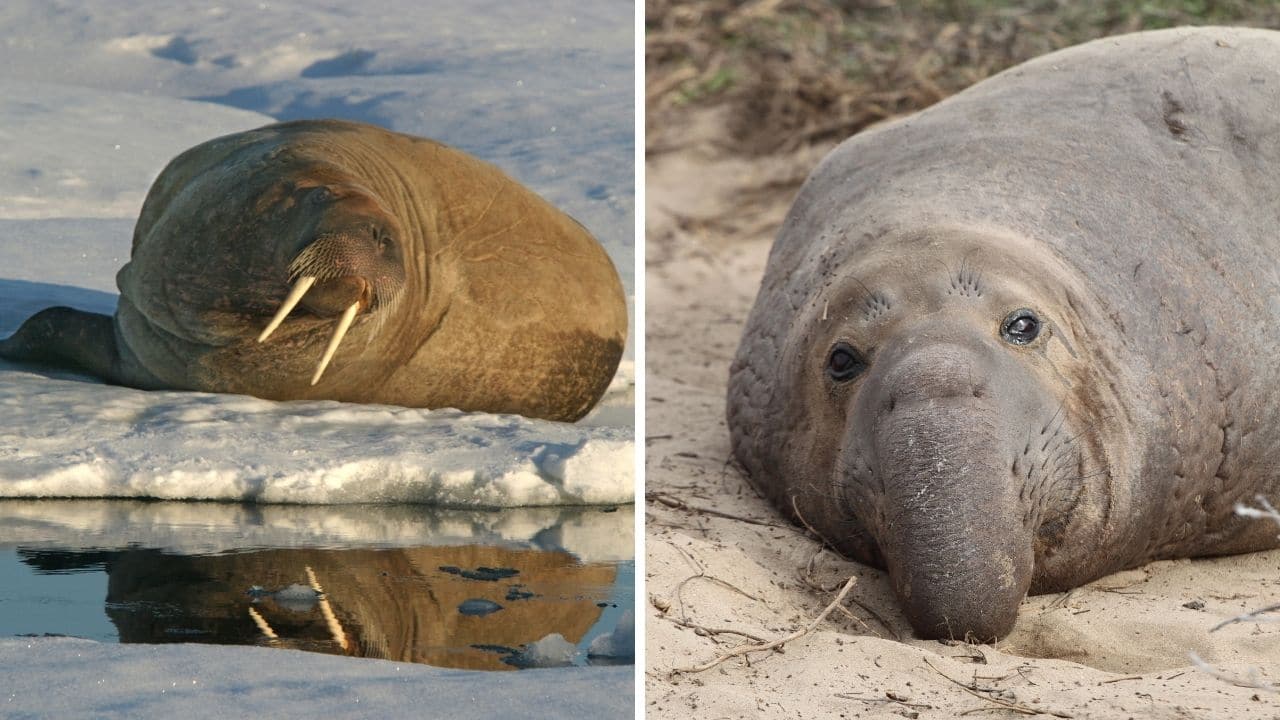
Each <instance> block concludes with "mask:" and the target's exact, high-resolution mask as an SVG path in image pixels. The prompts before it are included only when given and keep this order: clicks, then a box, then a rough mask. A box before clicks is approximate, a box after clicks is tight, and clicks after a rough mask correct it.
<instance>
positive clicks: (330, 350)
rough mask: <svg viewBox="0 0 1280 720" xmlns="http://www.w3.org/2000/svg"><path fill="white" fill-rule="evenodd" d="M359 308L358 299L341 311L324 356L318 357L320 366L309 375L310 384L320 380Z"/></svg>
mask: <svg viewBox="0 0 1280 720" xmlns="http://www.w3.org/2000/svg"><path fill="white" fill-rule="evenodd" d="M359 310H360V301H359V300H357V301H356V302H353V303H351V305H350V306H349V307H348V308H347V309H346V311H345V312H343V313H342V317H341V318H339V319H338V327H336V328H334V329H333V337H331V338H329V347H327V348H325V349H324V357H322V358H320V367H318V368H316V374H315V375H312V376H311V384H312V385H315V384H316V383H318V382H320V376H321V375H323V374H324V369H325V368H327V367H329V361H330V360H332V359H333V354H334V353H335V352H337V351H338V343H340V342H342V336H343V335H346V334H347V330H348V329H350V328H351V322H352V321H353V320H355V319H356V313H357V312H359Z"/></svg>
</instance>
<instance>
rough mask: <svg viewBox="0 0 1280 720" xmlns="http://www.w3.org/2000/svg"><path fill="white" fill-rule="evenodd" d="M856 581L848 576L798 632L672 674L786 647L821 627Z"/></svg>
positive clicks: (710, 666)
mask: <svg viewBox="0 0 1280 720" xmlns="http://www.w3.org/2000/svg"><path fill="white" fill-rule="evenodd" d="M857 579H858V576H856V575H850V576H849V580H848V581H847V582H846V583H845V584H844V587H843V588H841V589H840V594H839V595H836V599H835V600H832V601H831V604H830V605H827V607H826V608H824V609H823V611H822V612H821V613H819V614H818V617H816V618H814V620H813V622H811V623H809V624H808V625H806V626H804V627H802V628H800V629H799V630H796V631H795V632H792V633H788V634H787V635H784V636H782V637H780V638H778V639H777V640H773V641H771V642H766V643H757V644H754V645H740V646H738V647H736V648H734V649H732V650H730V651H729V652H726V653H723V654H721V655H718V656H717V657H716V658H715V659H714V660H711V661H709V662H705V663H703V664H701V665H696V666H694V667H690V668H675V669H674V670H672V672H676V673H682V674H685V673H699V672H704V671H706V670H710V669H711V668H713V667H715V666H717V665H719V664H720V663H723V662H726V661H728V660H731V659H733V658H735V657H739V656H743V655H746V654H747V653H753V652H765V651H769V650H777V649H778V648H781V647H782V646H783V645H786V644H787V643H789V642H791V641H792V640H795V639H797V638H801V637H804V636H805V635H808V634H809V633H811V632H813V631H814V629H816V628H817V627H818V626H819V625H821V624H822V621H824V620H826V619H827V616H828V615H830V614H831V613H832V612H833V611H834V610H835V609H836V608H837V607H839V606H840V604H841V603H842V602H844V598H845V596H846V595H848V594H849V591H850V590H852V589H853V584H854V583H855V582H856V581H857Z"/></svg>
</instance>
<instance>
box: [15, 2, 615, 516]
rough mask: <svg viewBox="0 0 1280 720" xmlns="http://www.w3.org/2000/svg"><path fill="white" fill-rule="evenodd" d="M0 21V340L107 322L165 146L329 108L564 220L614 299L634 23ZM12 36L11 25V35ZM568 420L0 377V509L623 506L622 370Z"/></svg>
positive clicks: (148, 13)
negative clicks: (477, 165)
mask: <svg viewBox="0 0 1280 720" xmlns="http://www.w3.org/2000/svg"><path fill="white" fill-rule="evenodd" d="M352 8H353V6H352V5H351V4H350V3H349V2H346V1H345V0H344V1H342V2H338V1H324V0H308V1H307V2H301V1H299V0H289V1H286V2H247V3H246V2H230V3H222V4H219V5H216V6H212V7H211V6H208V5H207V4H205V3H202V2H167V3H164V4H159V5H158V4H155V3H144V2H133V3H122V2H112V1H111V0H88V1H86V2H77V3H53V2H45V1H44V0H11V1H10V2H6V3H4V4H3V6H2V7H0V26H3V27H6V28H9V29H10V30H11V31H10V32H9V33H6V36H5V40H4V42H3V43H0V68H3V70H0V238H3V240H0V336H4V335H8V334H10V333H11V332H13V331H14V330H15V329H16V328H17V327H18V325H19V324H21V322H22V320H23V319H25V318H26V317H28V316H29V315H30V314H32V313H33V312H35V311H37V310H39V309H41V308H43V307H47V306H50V305H55V304H65V305H72V306H75V307H80V308H83V309H86V310H93V311H97V312H104V313H110V312H112V310H113V308H114V305H115V292H116V290H115V282H114V277H115V273H116V271H117V270H118V269H119V268H120V266H121V265H122V264H123V263H124V262H125V261H126V260H127V259H128V254H129V243H130V235H131V231H132V223H133V219H134V218H135V217H136V214H137V212H138V209H139V207H140V205H141V202H142V198H143V197H144V195H145V193H146V190H147V188H148V186H149V184H150V182H151V181H152V180H153V179H154V178H155V176H156V175H157V174H158V173H159V171H160V169H161V168H162V167H163V166H164V164H165V163H166V162H167V161H168V160H169V159H170V158H171V157H172V156H173V155H175V154H176V153H177V152H179V151H180V150H182V149H185V148H187V147H190V146H192V145H195V144H197V143H199V142H202V141H204V140H206V139H209V138H211V137H215V136H217V135H221V134H226V133H229V132H235V131H239V130H244V129H248V128H251V127H256V126H259V125H263V124H266V123H269V122H272V121H273V120H277V119H278V120H289V119H296V118H302V117H326V116H328V117H340V118H346V119H352V120H361V121H366V122H374V123H377V124H380V125H383V126H386V127H389V128H391V129H393V130H397V131H402V132H409V133H413V134H418V135H424V136H427V137H432V138H434V139H436V140H440V141H442V142H445V143H448V144H450V145H454V146H456V147H459V148H461V149H463V150H466V151H468V152H472V153H474V154H476V155H477V156H479V157H482V158H484V159H486V160H489V161H491V162H494V163H496V164H497V165H499V166H500V167H503V168H504V169H505V170H507V171H508V172H509V173H511V174H512V175H513V176H514V177H516V178H517V179H519V180H521V181H522V182H524V183H525V184H527V185H528V186H530V187H531V188H533V189H534V190H535V191H537V192H539V193H540V194H542V195H543V196H544V197H546V198H547V199H548V200H550V201H551V202H552V203H553V204H556V205H557V206H559V207H561V208H562V209H564V210H565V211H567V212H569V213H570V214H571V215H573V216H575V217H576V218H578V219H579V220H580V221H581V222H582V223H583V224H584V225H586V226H587V227H588V228H589V229H590V230H591V231H592V232H593V234H595V235H596V237H597V238H599V239H600V240H601V242H602V244H603V245H604V246H605V248H606V250H608V251H609V253H610V255H611V257H612V258H613V259H614V262H615V264H616V265H617V266H618V270H619V272H620V274H621V275H622V277H623V279H624V284H625V286H626V289H627V294H628V298H629V303H630V305H632V306H633V305H634V287H635V283H634V267H635V263H634V231H633V228H634V212H635V209H634V188H633V175H634V172H633V171H634V168H633V148H634V138H633V137H632V131H633V127H634V125H633V122H634V121H633V117H634V107H633V68H632V58H633V49H632V48H633V15H632V13H633V6H632V4H631V3H629V2H621V1H620V0H609V1H606V2H594V3H586V2H569V1H568V0H558V1H556V0H552V1H551V2H537V3H534V2H524V3H521V2H510V1H509V0H485V1H483V2H470V3H463V4H456V3H445V2H432V3H422V2H411V1H409V0H399V1H396V2H388V3H385V4H380V5H378V6H376V9H374V10H364V11H353V9H352ZM17 28H21V31H20V32H19V31H17V30H16V29H17ZM626 352H627V355H626V357H627V360H624V362H623V365H622V367H621V368H620V369H619V373H618V376H617V377H616V378H615V380H614V382H613V384H612V386H611V388H610V391H609V393H608V394H607V395H606V397H605V399H604V401H602V403H601V405H600V407H598V408H597V409H596V410H595V411H593V413H592V414H591V415H590V416H588V418H586V419H585V420H584V421H582V422H580V423H577V424H572V425H570V424H562V423H551V422H545V421H536V420H529V419H525V418H521V417H517V416H507V415H502V416H499V415H486V414H481V413H461V412H458V411H455V410H447V409H446V410H437V411H423V410H406V409H403V408H392V407H381V406H358V405H350V404H341V403H333V402H296V403H272V402H267V401H261V400H257V399H254V398H248V397H242V396H229V395H210V394H201V393H184V392H156V393H145V392H140V391H136V390H131V389H127V388H117V387H108V386H103V385H102V384H100V383H98V382H96V381H94V380H92V379H90V378H85V377H81V376H77V375H74V374H71V373H65V372H54V371H49V370H41V369H37V368H32V367H22V366H18V365H16V364H12V363H5V362H3V361H0V497H55V496H56V497H151V498H175V499H176V498H195V499H218V500H251V501H259V502H290V503H367V502H423V503H437V504H447V505H457V506H524V505H556V504H582V503H589V504H592V503H594V504H614V503H623V502H629V501H630V500H631V499H632V497H633V494H634V470H633V465H634V456H635V454H634V451H635V446H634V439H633V436H634V430H633V420H632V417H633V412H634V376H635V370H634V362H633V361H632V360H631V359H630V358H631V357H632V354H633V351H632V346H631V342H630V340H629V341H628V345H627V351H626Z"/></svg>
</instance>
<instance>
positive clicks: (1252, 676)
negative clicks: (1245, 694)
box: [1187, 650, 1280, 693]
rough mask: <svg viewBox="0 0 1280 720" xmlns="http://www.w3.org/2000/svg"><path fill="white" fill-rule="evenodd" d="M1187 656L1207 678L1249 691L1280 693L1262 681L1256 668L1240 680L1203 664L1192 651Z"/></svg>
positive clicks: (1271, 685) (1278, 687) (1276, 688)
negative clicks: (1246, 677)
mask: <svg viewBox="0 0 1280 720" xmlns="http://www.w3.org/2000/svg"><path fill="white" fill-rule="evenodd" d="M1187 654H1188V655H1189V656H1190V657H1191V664H1192V665H1195V666H1196V669H1197V670H1199V671H1200V672H1203V673H1205V674H1206V675H1208V676H1209V677H1214V678H1217V679H1219V680H1221V681H1223V682H1225V683H1230V684H1232V685H1235V686H1236V687H1242V688H1249V689H1251V690H1264V691H1266V692H1271V693H1280V686H1276V685H1273V684H1271V683H1269V682H1267V681H1266V680H1263V679H1262V673H1261V672H1259V670H1258V668H1255V667H1251V668H1249V677H1248V679H1242V678H1238V677H1235V676H1234V675H1229V674H1227V673H1225V672H1223V671H1221V670H1219V669H1218V668H1216V667H1214V666H1212V665H1210V664H1209V663H1207V662H1205V661H1204V660H1203V659H1201V657H1200V656H1199V655H1197V654H1196V653H1195V651H1194V650H1193V651H1191V652H1189V653H1187Z"/></svg>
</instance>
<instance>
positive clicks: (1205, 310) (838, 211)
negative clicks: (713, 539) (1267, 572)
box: [727, 27, 1280, 642]
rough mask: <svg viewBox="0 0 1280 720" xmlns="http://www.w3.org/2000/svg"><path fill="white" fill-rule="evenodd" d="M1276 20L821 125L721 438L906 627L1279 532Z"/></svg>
mask: <svg viewBox="0 0 1280 720" xmlns="http://www.w3.org/2000/svg"><path fill="white" fill-rule="evenodd" d="M1277 358H1280V32H1273V31H1265V30H1250V29H1237V28H1219V27H1210V28H1203V29H1174V30H1167V31H1157V32H1144V33H1136V34H1131V35H1124V36H1118V37H1110V38H1104V39H1101V40H1096V41H1093V42H1089V43H1086V44H1083V45H1079V46H1076V47H1072V48H1068V49H1065V50H1062V51H1058V52H1055V53H1052V54H1049V55H1046V56H1043V57H1040V58H1037V59H1034V60H1032V61H1030V62H1027V63H1024V64H1022V65H1019V66H1016V67H1014V68H1011V69H1009V70H1006V71H1004V72H1002V73H1000V74H998V75H995V76H993V77H991V78H989V79H987V80H985V81H983V82H980V83H978V84H976V85H974V86H972V87H971V88H969V89H967V90H965V91H963V92H960V93H958V94H956V95H954V96H952V97H951V98H949V99H947V100H944V101H942V102H940V103H938V104H937V105H934V106H933V107H930V108H928V109H925V110H924V111H921V112H920V113H918V114H915V115H911V116H909V117H906V118H903V119H899V120H897V121H894V122H890V123H888V124H885V125H882V126H880V127H876V128H872V129H870V130H868V131H866V132H863V133H861V134H858V135H855V136H853V137H852V138H850V139H848V140H846V141H845V142H843V143H842V144H840V145H839V146H838V147H837V148H836V149H835V150H833V151H832V152H831V153H830V154H829V155H828V156H827V157H825V158H824V159H823V160H822V161H821V162H820V163H819V165H818V166H817V168H816V169H814V170H813V172H812V173H811V174H810V176H809V177H808V178H807V179H806V181H805V183H804V185H803V186H802V188H801V190H800V192H799V194H798V196H797V198H796V200H795V201H794V204H793V205H792V207H791V209H790V210H789V212H788V214H787V216H786V218H785V220H784V222H783V224H782V226H781V228H780V230H779V232H778V236H777V238H776V240H775V243H774V245H773V247H772V250H771V251H770V254H769V258H768V263H767V267H766V270H765V273H764V277H763V280H762V283H761V287H760V291H759V294H758V296H757V298H756V301H755V305H754V307H753V309H752V310H751V312H750V315H749V318H748V319H747V322H746V325H745V328H744V331H743V335H742V341H741V344H740V346H739V348H738V351H737V354H736V356H735V358H734V360H733V363H732V366H731V369H730V378H729V389H728V398H727V419H728V424H729V428H730V433H731V441H732V447H733V453H734V456H735V457H736V458H737V460H738V461H739V462H740V463H741V465H742V466H743V468H744V469H745V471H746V473H747V475H748V476H749V478H750V479H751V481H752V482H753V483H754V484H755V485H756V486H757V487H758V488H759V489H760V490H761V492H762V494H764V495H766V496H767V497H768V498H769V499H771V501H772V502H773V503H775V504H776V505H777V506H779V507H780V508H782V509H783V510H784V512H786V513H789V514H791V515H792V516H793V517H794V518H795V519H803V521H804V522H806V523H807V524H808V525H809V526H811V527H812V528H813V529H815V530H816V531H817V533H819V534H820V535H821V536H822V537H823V539H825V540H826V541H827V542H828V543H830V544H831V545H832V546H834V547H835V548H837V549H838V550H840V551H841V552H843V553H844V554H846V555H848V556H850V557H851V558H853V559H855V560H857V561H860V562H862V563H865V564H869V565H874V566H877V567H880V568H884V569H886V570H887V571H888V576H889V580H890V583H891V585H892V587H893V588H894V591H895V594H896V595H897V597H898V599H899V601H900V603H901V606H902V608H903V610H904V612H905V615H906V616H907V618H908V620H909V621H910V623H911V625H912V628H913V630H914V632H915V633H916V635H917V636H919V637H921V638H924V639H936V638H948V637H950V638H956V639H961V638H968V639H970V640H976V641H983V642H986V641H991V640H993V639H995V638H999V637H1001V636H1004V635H1006V634H1007V633H1008V632H1009V631H1010V629H1011V628H1012V627H1013V625H1014V623H1015V619H1016V616H1017V611H1018V606H1019V604H1020V603H1021V601H1022V600H1023V598H1024V596H1025V595H1027V594H1028V593H1032V594H1040V593H1050V592H1060V591H1064V590H1067V589H1070V588H1073V587H1077V586H1079V585H1082V584H1084V583H1088V582H1090V581H1092V580H1094V579H1097V578H1099V577H1101V576H1103V575H1106V574H1108V573H1112V572H1116V571H1119V570H1122V569H1125V568H1131V567H1135V566H1138V565H1142V564H1144V563H1147V562H1150V561H1153V560H1159V559H1168V558H1185V557H1197V556H1207V555H1223V554H1232V553H1243V552H1250V551H1255V550H1260V549H1265V548H1273V547H1276V546H1277V545H1278V544H1280V542H1278V541H1277V538H1276V529H1275V527H1274V525H1273V524H1270V523H1264V522H1259V521H1255V520H1247V519H1242V518H1240V517H1237V516H1236V515H1235V514H1234V513H1233V507H1234V506H1235V505H1236V503H1238V502H1241V501H1248V500H1250V499H1252V498H1253V497H1254V496H1256V495H1259V494H1261V495H1270V496H1274V495H1276V494H1277V492H1278V491H1280V362H1277Z"/></svg>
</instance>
